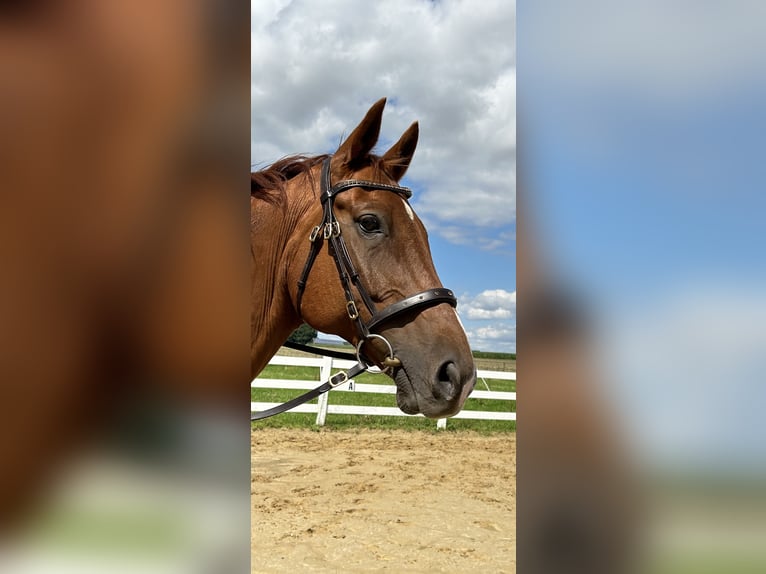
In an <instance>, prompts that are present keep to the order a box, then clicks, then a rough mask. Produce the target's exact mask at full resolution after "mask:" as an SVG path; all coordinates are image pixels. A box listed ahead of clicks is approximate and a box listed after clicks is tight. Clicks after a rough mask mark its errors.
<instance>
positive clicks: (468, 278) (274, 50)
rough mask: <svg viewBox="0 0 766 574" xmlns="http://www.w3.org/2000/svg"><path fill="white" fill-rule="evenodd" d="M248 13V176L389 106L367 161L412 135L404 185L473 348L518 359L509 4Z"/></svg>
mask: <svg viewBox="0 0 766 574" xmlns="http://www.w3.org/2000/svg"><path fill="white" fill-rule="evenodd" d="M251 11H252V18H251V62H252V64H251V65H252V84H251V163H252V165H253V166H254V167H255V168H258V167H265V166H267V165H268V164H270V163H272V162H273V161H275V160H277V159H279V158H280V157H283V156H285V155H289V154H294V153H309V154H318V153H327V152H332V151H334V150H335V149H336V148H337V146H338V143H339V142H340V140H341V137H342V136H343V135H347V134H348V133H349V132H350V131H351V130H352V129H353V128H354V127H355V126H356V125H357V123H358V122H359V121H360V120H361V119H362V117H363V116H364V114H365V112H366V111H367V109H368V108H369V107H370V105H372V103H374V102H375V101H376V100H378V99H379V98H381V97H384V96H385V97H387V98H388V104H387V106H386V109H385V112H384V115H383V126H382V131H381V139H380V141H379V146H378V150H379V151H380V150H385V149H386V146H388V145H390V144H391V143H392V142H394V141H396V140H397V139H398V138H399V136H400V135H401V134H402V133H403V131H404V130H405V129H406V128H407V127H408V126H409V125H410V124H411V123H412V122H413V121H416V120H417V121H418V122H419V123H420V139H419V143H418V148H417V151H416V152H415V157H414V159H413V162H412V164H411V166H410V169H409V171H408V173H407V175H406V177H405V179H404V181H403V184H404V185H407V186H409V187H411V188H412V189H413V190H414V192H415V193H414V196H413V199H412V201H411V204H412V206H413V208H414V209H415V211H416V213H417V214H418V216H419V217H420V218H421V219H422V220H423V222H424V223H425V225H426V228H427V229H428V231H429V237H430V240H431V247H432V252H433V257H434V262H435V265H436V268H437V271H438V272H439V275H440V277H441V279H442V282H443V283H444V285H445V286H447V287H449V288H451V289H452V290H453V291H454V292H455V293H456V294H457V295H458V298H459V306H458V311H459V313H460V315H461V318H462V319H463V323H464V324H465V326H466V330H467V332H468V335H469V339H470V341H471V345H472V347H473V348H474V349H480V350H485V351H506V352H515V350H516V335H515V326H516V258H515V249H516V241H515V229H516V183H515V177H516V159H515V151H516V108H515V102H516V61H515V58H516V52H515V34H514V31H515V3H514V2H507V1H504V0H493V1H488V2H482V3H479V4H477V3H473V2H470V1H467V0H445V1H442V2H428V1H425V0H414V1H413V0H384V1H381V2H375V3H369V4H368V3H361V2H355V1H351V0H328V1H326V2H322V3H321V5H320V4H319V3H316V2H308V1H304V0H293V1H290V0H275V1H262V0H258V1H257V2H256V1H254V2H252V3H251ZM360 22H364V25H360V24H359V23H360ZM477 38H481V41H480V42H477Z"/></svg>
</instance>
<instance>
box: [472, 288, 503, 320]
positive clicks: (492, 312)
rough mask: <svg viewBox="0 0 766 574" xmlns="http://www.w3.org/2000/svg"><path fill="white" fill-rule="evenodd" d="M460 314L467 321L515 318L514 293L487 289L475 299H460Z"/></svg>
mask: <svg viewBox="0 0 766 574" xmlns="http://www.w3.org/2000/svg"><path fill="white" fill-rule="evenodd" d="M460 313H461V315H463V316H465V317H466V318H467V319H513V318H514V317H515V316H516V292H515V291H514V292H513V293H511V292H509V291H506V290H505V289H489V290H486V291H482V292H481V293H479V294H478V295H477V296H476V297H472V298H471V297H465V298H462V297H461V301H460Z"/></svg>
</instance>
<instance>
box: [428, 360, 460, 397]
mask: <svg viewBox="0 0 766 574" xmlns="http://www.w3.org/2000/svg"><path fill="white" fill-rule="evenodd" d="M433 392H434V397H436V398H437V399H440V400H445V401H451V400H453V399H454V398H455V397H457V396H458V395H459V394H460V371H459V370H458V368H457V365H455V363H453V362H452V361H447V362H446V363H444V364H443V365H442V366H441V367H439V371H438V373H437V374H436V383H435V384H434V389H433Z"/></svg>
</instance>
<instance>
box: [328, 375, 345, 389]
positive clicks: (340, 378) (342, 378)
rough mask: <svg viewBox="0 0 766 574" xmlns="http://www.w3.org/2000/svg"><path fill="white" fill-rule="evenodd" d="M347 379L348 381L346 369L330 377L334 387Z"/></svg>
mask: <svg viewBox="0 0 766 574" xmlns="http://www.w3.org/2000/svg"><path fill="white" fill-rule="evenodd" d="M346 381H348V373H346V371H341V372H340V373H336V374H334V375H333V376H332V377H330V386H331V387H332V388H333V389H334V388H335V387H337V386H338V385H342V384H343V383H345V382H346Z"/></svg>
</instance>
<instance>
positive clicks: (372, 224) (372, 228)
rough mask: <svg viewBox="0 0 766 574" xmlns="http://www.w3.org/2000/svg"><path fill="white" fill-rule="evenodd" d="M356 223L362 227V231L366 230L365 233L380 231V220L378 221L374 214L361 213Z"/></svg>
mask: <svg viewBox="0 0 766 574" xmlns="http://www.w3.org/2000/svg"><path fill="white" fill-rule="evenodd" d="M357 223H358V224H359V227H361V228H362V231H366V232H367V233H374V232H376V231H380V221H378V218H377V217H375V216H374V215H363V216H362V217H360V218H359V220H358V221H357Z"/></svg>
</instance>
